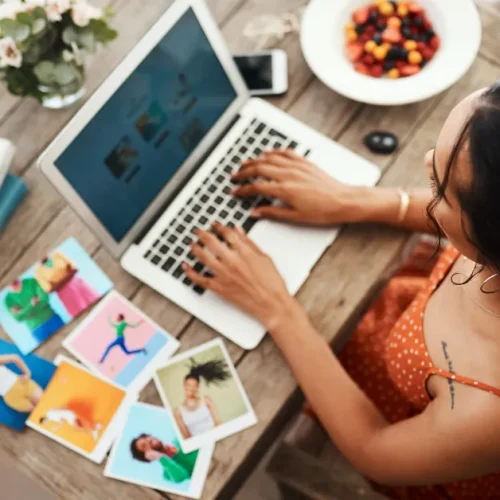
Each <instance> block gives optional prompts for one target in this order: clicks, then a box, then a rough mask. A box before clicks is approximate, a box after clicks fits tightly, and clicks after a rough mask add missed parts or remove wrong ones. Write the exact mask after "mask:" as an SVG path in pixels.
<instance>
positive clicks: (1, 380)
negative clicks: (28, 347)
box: [0, 339, 56, 431]
mask: <svg viewBox="0 0 500 500" xmlns="http://www.w3.org/2000/svg"><path fill="white" fill-rule="evenodd" d="M55 371H56V366H55V365H54V364H53V363H51V362H50V361H47V360H45V359H42V358H39V357H38V356H35V355H34V354H30V355H28V356H23V355H22V354H21V352H20V351H19V350H18V349H17V347H16V346H15V345H14V344H11V343H10V342H6V341H5V340H1V339H0V423H1V424H3V425H7V426H9V427H12V428H13V429H16V430H18V431H20V430H22V429H24V425H25V422H26V419H27V418H28V416H29V414H30V413H31V412H32V411H33V410H34V409H35V407H36V405H37V404H38V402H39V401H40V399H41V398H42V395H43V391H44V390H45V388H46V387H47V385H48V383H49V382H50V379H51V378H52V376H53V375H54V372H55Z"/></svg>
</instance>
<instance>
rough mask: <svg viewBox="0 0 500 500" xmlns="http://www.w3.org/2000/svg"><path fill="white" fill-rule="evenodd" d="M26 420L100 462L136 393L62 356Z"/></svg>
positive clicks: (48, 434)
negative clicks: (128, 391)
mask: <svg viewBox="0 0 500 500" xmlns="http://www.w3.org/2000/svg"><path fill="white" fill-rule="evenodd" d="M56 365H57V370H56V372H55V374H54V376H53V377H52V380H51V381H50V383H49V385H48V386H47V388H46V389H45V392H44V394H43V396H42V397H41V399H40V401H39V402H38V404H37V405H36V407H35V409H34V410H33V412H32V413H31V415H30V416H29V418H28V420H27V422H26V423H27V425H28V426H29V427H31V428H32V429H35V430H36V431H38V432H40V433H42V434H44V435H45V436H47V437H50V438H51V439H53V440H54V441H57V442H58V443H60V444H62V445H63V446H66V447H67V448H70V449H71V450H73V451H76V452H77V453H79V454H80V455H83V456H84V457H86V458H88V459H89V460H92V461H93V462H96V463H101V462H102V461H103V460H104V457H105V456H106V453H107V452H108V451H109V449H110V447H111V443H112V442H113V439H114V438H115V436H116V431H117V425H119V423H120V419H121V418H123V417H124V416H125V414H126V411H127V409H128V407H129V406H130V404H131V403H132V402H133V401H135V399H136V397H137V395H136V394H133V393H131V394H129V395H128V396H127V394H126V392H125V391H124V390H122V389H120V388H118V387H116V386H115V385H113V384H111V383H110V382H107V381H106V380H103V379H102V378H100V377H98V376H97V375H94V374H92V373H90V372H89V371H88V370H86V369H85V368H84V367H83V366H81V365H80V364H78V363H76V362H74V361H71V360H70V359H68V358H65V357H64V356H58V358H57V359H56Z"/></svg>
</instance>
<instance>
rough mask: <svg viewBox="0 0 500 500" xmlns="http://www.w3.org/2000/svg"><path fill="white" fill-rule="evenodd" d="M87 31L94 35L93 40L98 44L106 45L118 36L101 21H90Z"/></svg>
mask: <svg viewBox="0 0 500 500" xmlns="http://www.w3.org/2000/svg"><path fill="white" fill-rule="evenodd" d="M88 29H90V30H91V31H92V33H94V35H95V38H96V40H97V41H98V42H100V43H108V42H111V40H114V39H115V38H116V37H117V36H118V32H117V31H115V30H114V29H112V28H110V27H109V26H108V23H107V22H106V21H104V20H102V19H92V20H91V21H90V23H89V26H88Z"/></svg>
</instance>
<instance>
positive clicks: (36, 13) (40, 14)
mask: <svg viewBox="0 0 500 500" xmlns="http://www.w3.org/2000/svg"><path fill="white" fill-rule="evenodd" d="M31 15H32V16H33V18H34V19H43V20H44V21H47V13H46V12H45V9H43V8H42V7H36V8H35V9H33V10H32V11H31Z"/></svg>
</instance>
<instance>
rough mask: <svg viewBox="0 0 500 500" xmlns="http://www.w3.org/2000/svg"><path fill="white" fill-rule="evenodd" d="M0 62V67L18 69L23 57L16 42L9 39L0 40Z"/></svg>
mask: <svg viewBox="0 0 500 500" xmlns="http://www.w3.org/2000/svg"><path fill="white" fill-rule="evenodd" d="M0 62H1V65H2V66H14V67H15V68H20V67H21V64H22V63H23V56H22V54H21V52H20V50H19V49H18V48H17V46H16V42H14V40H13V39H12V38H10V37H6V38H0Z"/></svg>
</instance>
